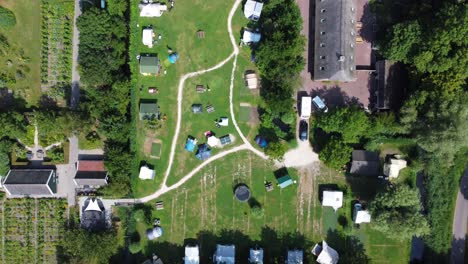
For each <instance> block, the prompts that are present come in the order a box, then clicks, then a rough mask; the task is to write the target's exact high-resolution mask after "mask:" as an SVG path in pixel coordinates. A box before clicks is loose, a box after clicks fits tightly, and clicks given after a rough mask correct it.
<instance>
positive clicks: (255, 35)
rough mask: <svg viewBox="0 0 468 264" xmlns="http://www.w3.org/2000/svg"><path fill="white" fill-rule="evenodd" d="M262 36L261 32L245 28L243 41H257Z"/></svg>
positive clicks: (250, 42)
mask: <svg viewBox="0 0 468 264" xmlns="http://www.w3.org/2000/svg"><path fill="white" fill-rule="evenodd" d="M261 37H262V35H261V34H260V33H259V32H255V31H251V30H248V29H245V30H244V34H243V35H242V42H243V43H244V44H252V43H257V42H259V41H260V39H261Z"/></svg>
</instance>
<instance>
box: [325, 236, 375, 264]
mask: <svg viewBox="0 0 468 264" xmlns="http://www.w3.org/2000/svg"><path fill="white" fill-rule="evenodd" d="M326 241H327V244H328V245H330V247H332V248H333V249H335V250H336V251H337V252H338V254H339V257H340V261H339V262H340V263H347V264H366V263H371V261H370V258H369V257H368V256H367V255H366V250H365V248H364V245H363V244H362V243H361V241H360V240H359V238H357V237H355V236H347V235H345V234H342V233H340V232H338V231H336V230H331V229H329V230H328V232H327V240H326Z"/></svg>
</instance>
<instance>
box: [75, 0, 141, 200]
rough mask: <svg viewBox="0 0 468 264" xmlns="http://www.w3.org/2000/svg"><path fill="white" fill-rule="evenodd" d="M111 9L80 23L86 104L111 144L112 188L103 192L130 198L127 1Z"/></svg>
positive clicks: (92, 11)
mask: <svg viewBox="0 0 468 264" xmlns="http://www.w3.org/2000/svg"><path fill="white" fill-rule="evenodd" d="M107 4H108V8H107V9H106V10H102V9H99V8H97V7H90V8H88V9H85V10H84V11H83V14H82V15H81V16H80V17H79V18H78V21H77V26H78V28H79V30H80V49H79V52H80V54H79V64H80V73H81V80H82V82H83V84H84V85H86V88H87V89H86V94H85V96H84V97H85V98H84V100H83V103H82V104H81V107H82V109H83V110H84V111H86V112H88V113H89V115H90V117H91V118H92V120H95V126H96V127H97V130H98V133H99V134H100V138H104V139H105V140H106V141H105V165H106V168H107V170H108V171H109V174H110V176H111V177H110V183H109V185H108V186H107V187H106V188H104V189H102V190H101V191H102V193H103V194H105V195H109V196H116V197H124V196H127V195H129V194H130V173H131V169H130V168H131V164H132V157H133V155H132V153H131V150H130V138H129V135H130V119H131V117H130V113H129V107H130V82H129V81H128V79H129V77H128V75H129V74H128V73H129V71H128V68H127V47H128V45H127V43H128V27H127V24H128V23H127V22H128V18H127V9H128V2H127V1H126V0H112V1H108V3H107Z"/></svg>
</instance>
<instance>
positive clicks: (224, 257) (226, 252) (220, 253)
mask: <svg viewBox="0 0 468 264" xmlns="http://www.w3.org/2000/svg"><path fill="white" fill-rule="evenodd" d="M235 260H236V248H235V247H234V245H216V252H215V254H214V255H213V261H214V263H217V264H234V263H235Z"/></svg>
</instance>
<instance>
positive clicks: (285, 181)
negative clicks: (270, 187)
mask: <svg viewBox="0 0 468 264" xmlns="http://www.w3.org/2000/svg"><path fill="white" fill-rule="evenodd" d="M293 183H294V181H293V180H292V179H291V176H289V175H284V176H281V177H280V178H278V186H279V187H280V188H281V189H284V188H286V187H288V186H289V185H291V184H293Z"/></svg>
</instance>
